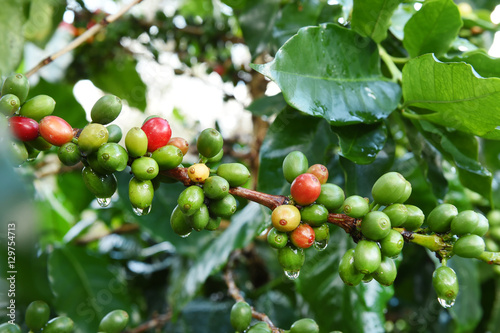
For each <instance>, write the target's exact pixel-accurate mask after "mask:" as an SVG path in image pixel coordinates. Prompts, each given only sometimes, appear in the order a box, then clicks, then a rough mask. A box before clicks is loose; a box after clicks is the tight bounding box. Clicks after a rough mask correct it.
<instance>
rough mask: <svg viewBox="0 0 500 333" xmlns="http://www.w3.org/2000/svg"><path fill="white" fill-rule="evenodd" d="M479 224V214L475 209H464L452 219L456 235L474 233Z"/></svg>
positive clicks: (451, 227) (452, 227) (452, 229)
mask: <svg viewBox="0 0 500 333" xmlns="http://www.w3.org/2000/svg"><path fill="white" fill-rule="evenodd" d="M478 224H479V215H478V214H477V213H476V212H475V211H473V210H464V211H463V212H460V213H458V215H457V216H455V217H454V218H453V220H451V225H450V229H451V232H452V233H453V234H455V235H458V236H460V235H465V234H469V233H472V232H473V231H474V230H475V229H476V228H477V225H478Z"/></svg>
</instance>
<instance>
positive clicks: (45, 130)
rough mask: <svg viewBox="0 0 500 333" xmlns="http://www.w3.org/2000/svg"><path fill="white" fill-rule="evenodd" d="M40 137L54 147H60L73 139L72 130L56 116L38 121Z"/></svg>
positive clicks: (64, 121)
mask: <svg viewBox="0 0 500 333" xmlns="http://www.w3.org/2000/svg"><path fill="white" fill-rule="evenodd" d="M39 131H40V135H41V136H42V138H44V139H45V140H46V141H47V142H48V143H51V144H53V145H54V146H62V145H63V144H65V143H66V142H70V141H71V140H72V139H73V128H72V127H71V125H70V124H68V122H67V121H66V120H64V119H62V118H60V117H58V116H46V117H44V118H43V119H42V120H41V121H40V126H39Z"/></svg>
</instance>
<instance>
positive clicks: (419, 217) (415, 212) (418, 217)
mask: <svg viewBox="0 0 500 333" xmlns="http://www.w3.org/2000/svg"><path fill="white" fill-rule="evenodd" d="M406 209H408V217H407V218H406V221H405V222H404V223H403V225H402V227H403V228H405V229H406V230H409V231H414V230H417V229H418V228H420V227H421V226H422V224H424V220H425V215H424V212H422V210H421V209H420V208H418V207H417V206H414V205H406Z"/></svg>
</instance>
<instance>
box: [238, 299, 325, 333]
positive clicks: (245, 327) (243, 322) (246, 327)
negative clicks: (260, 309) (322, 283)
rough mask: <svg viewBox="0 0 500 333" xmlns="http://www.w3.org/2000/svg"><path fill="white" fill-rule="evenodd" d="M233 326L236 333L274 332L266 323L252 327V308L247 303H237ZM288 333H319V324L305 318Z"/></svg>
mask: <svg viewBox="0 0 500 333" xmlns="http://www.w3.org/2000/svg"><path fill="white" fill-rule="evenodd" d="M230 321H231V326H233V328H234V329H235V331H236V332H246V333H271V332H272V330H271V328H270V327H269V325H268V324H267V323H265V322H262V321H259V322H258V323H256V324H254V325H252V326H250V324H251V321H252V307H251V306H250V305H249V304H248V303H247V302H245V301H238V302H236V303H235V304H234V305H233V307H232V308H231V314H230ZM285 332H288V333H319V326H318V324H317V323H316V322H315V321H314V320H313V319H310V318H303V319H299V320H297V321H295V322H294V323H293V324H292V326H291V327H290V330H288V331H285Z"/></svg>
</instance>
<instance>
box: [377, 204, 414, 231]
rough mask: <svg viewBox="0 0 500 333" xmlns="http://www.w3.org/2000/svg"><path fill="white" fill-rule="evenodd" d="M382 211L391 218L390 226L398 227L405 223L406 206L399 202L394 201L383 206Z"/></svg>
mask: <svg viewBox="0 0 500 333" xmlns="http://www.w3.org/2000/svg"><path fill="white" fill-rule="evenodd" d="M383 212H384V213H385V214H386V215H387V216H388V217H389V219H390V220H391V226H392V227H399V226H401V225H403V223H405V221H406V219H407V218H408V208H406V206H405V205H403V204H400V203H395V204H392V205H390V206H387V207H385V208H384V210H383Z"/></svg>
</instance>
